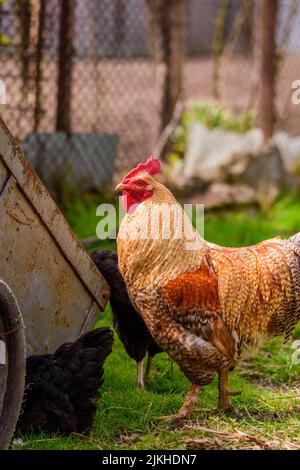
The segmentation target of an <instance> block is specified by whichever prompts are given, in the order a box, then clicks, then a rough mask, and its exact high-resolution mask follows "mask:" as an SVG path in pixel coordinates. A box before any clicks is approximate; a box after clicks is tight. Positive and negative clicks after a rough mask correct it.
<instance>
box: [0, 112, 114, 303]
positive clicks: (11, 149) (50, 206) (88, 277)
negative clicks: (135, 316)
mask: <svg viewBox="0 0 300 470" xmlns="http://www.w3.org/2000/svg"><path fill="white" fill-rule="evenodd" d="M0 157H1V158H2V159H3V161H4V163H5V165H6V166H7V168H8V169H9V171H10V172H11V173H12V175H13V176H14V177H15V179H16V180H17V182H18V184H19V187H20V191H21V192H22V193H23V197H24V196H25V197H26V198H27V199H28V200H29V201H30V205H31V206H33V208H34V209H35V211H36V212H37V214H38V215H39V217H40V219H41V220H40V222H41V221H42V222H43V223H44V224H45V226H46V227H47V230H48V232H49V235H50V234H51V237H52V238H54V239H55V241H56V242H57V244H58V246H59V247H60V249H61V250H62V251H63V253H64V256H65V257H66V259H67V260H68V261H69V263H70V264H71V265H72V267H73V269H74V270H75V271H76V272H77V274H78V276H79V277H80V279H81V280H82V282H83V283H84V284H85V286H86V288H87V289H88V290H89V292H90V293H91V295H92V297H93V298H94V299H95V300H96V301H97V303H98V304H99V306H100V307H101V308H104V307H105V305H106V302H107V300H106V297H107V295H105V294H107V293H108V292H109V287H108V286H107V284H106V282H105V280H104V278H103V277H102V276H101V275H100V273H99V271H98V269H97V268H96V266H95V265H94V263H93V262H92V260H91V259H90V257H89V256H88V254H87V253H86V251H85V250H84V248H83V246H82V245H81V243H80V242H79V241H78V240H77V238H76V237H75V235H74V234H73V232H72V230H71V228H70V226H69V225H68V223H67V222H66V220H65V218H64V216H63V215H62V213H61V211H60V210H59V209H58V207H57V206H56V204H55V202H54V201H53V199H52V198H51V196H50V194H49V193H48V191H47V189H46V188H45V186H44V185H43V183H42V182H41V180H40V179H39V177H38V176H37V174H36V173H35V171H34V170H33V169H32V167H31V166H30V165H29V163H28V161H27V160H26V158H25V157H24V155H23V153H22V151H21V149H20V147H19V146H18V145H17V143H16V142H15V140H14V139H13V137H12V135H11V134H10V132H9V130H8V129H7V127H6V125H5V124H4V122H3V120H2V119H1V118H0ZM20 197H22V195H21V194H20ZM49 235H48V236H49ZM24 248H25V249H26V247H24ZM103 294H104V295H103ZM21 309H22V305H21Z"/></svg>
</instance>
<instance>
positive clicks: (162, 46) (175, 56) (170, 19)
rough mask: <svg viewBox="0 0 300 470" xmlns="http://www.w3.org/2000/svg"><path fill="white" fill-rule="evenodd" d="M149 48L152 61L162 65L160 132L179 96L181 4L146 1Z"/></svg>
mask: <svg viewBox="0 0 300 470" xmlns="http://www.w3.org/2000/svg"><path fill="white" fill-rule="evenodd" d="M147 6H148V11H149V16H150V35H151V36H150V47H151V52H152V55H153V57H154V59H155V60H156V61H157V62H162V63H163V64H164V65H165V75H164V84H163V97H162V107H161V124H160V132H162V131H163V130H164V129H165V127H166V126H167V125H168V124H169V122H170V121H171V119H172V116H173V113H174V109H175V106H176V103H177V101H178V99H179V97H180V95H181V92H182V63H183V51H184V34H183V33H184V22H185V0H147Z"/></svg>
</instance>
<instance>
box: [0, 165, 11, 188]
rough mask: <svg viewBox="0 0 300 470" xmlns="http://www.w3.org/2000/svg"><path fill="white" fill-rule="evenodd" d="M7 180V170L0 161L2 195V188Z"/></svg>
mask: <svg viewBox="0 0 300 470" xmlns="http://www.w3.org/2000/svg"><path fill="white" fill-rule="evenodd" d="M8 178H9V173H8V170H7V168H6V166H5V165H4V164H3V163H2V162H1V160H0V194H1V193H2V191H3V188H4V186H5V183H6V182H7V180H8Z"/></svg>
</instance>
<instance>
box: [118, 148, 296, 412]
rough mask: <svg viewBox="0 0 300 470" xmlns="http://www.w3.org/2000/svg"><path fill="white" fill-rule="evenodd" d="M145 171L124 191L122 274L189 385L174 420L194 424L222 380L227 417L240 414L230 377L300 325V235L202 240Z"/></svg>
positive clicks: (154, 169) (128, 179) (153, 169)
mask: <svg viewBox="0 0 300 470" xmlns="http://www.w3.org/2000/svg"><path fill="white" fill-rule="evenodd" d="M159 172H160V162H159V160H158V159H156V158H154V157H150V159H148V160H147V162H146V163H141V164H139V165H138V166H137V167H136V168H135V169H134V170H132V171H131V172H130V173H129V174H128V175H127V176H125V177H124V179H123V180H122V182H121V183H120V184H119V185H117V187H116V190H117V191H121V192H122V193H123V194H122V205H123V207H124V209H125V211H126V215H125V217H124V219H123V221H122V223H121V226H120V230H119V234H118V240H117V245H118V255H119V268H120V271H121V273H122V275H123V277H124V280H125V283H126V286H127V290H128V293H129V296H130V299H131V301H132V303H133V304H134V306H135V308H136V309H137V310H138V311H139V312H140V314H141V315H142V317H143V319H144V320H145V323H146V325H147V327H148V328H149V330H150V332H151V334H152V336H153V338H154V339H155V341H156V342H157V343H158V344H159V345H160V347H161V348H162V349H164V350H165V351H167V352H168V354H169V355H170V357H171V358H172V359H173V360H174V361H176V362H177V363H178V364H179V366H180V369H181V370H182V372H183V373H184V374H185V375H186V377H187V378H188V379H189V380H190V382H191V388H190V391H189V392H188V394H187V396H186V398H185V401H184V403H183V405H182V407H181V409H180V410H179V412H178V414H177V415H176V416H175V417H176V418H177V419H184V418H187V417H190V416H191V415H192V412H193V408H194V405H195V403H196V402H197V399H198V393H199V391H200V390H201V389H202V388H203V386H205V385H207V384H209V383H210V382H211V381H212V380H213V377H214V375H215V374H216V373H218V375H219V409H220V410H223V411H227V410H232V409H233V408H232V403H231V400H230V395H235V394H238V393H239V392H232V391H231V390H230V389H229V385H228V378H229V372H230V370H232V368H233V367H234V365H235V364H236V361H237V360H238V359H239V358H240V357H241V355H242V354H243V353H244V352H245V351H246V350H249V349H251V348H254V347H257V346H259V345H260V344H261V343H262V342H263V341H264V340H265V339H267V338H271V337H274V336H279V335H284V336H285V339H286V340H288V339H289V338H290V337H291V336H292V334H293V331H294V329H295V326H296V324H297V322H298V320H299V318H300V234H298V235H296V236H295V237H293V238H291V239H288V240H284V239H281V238H274V239H272V240H267V241H264V242H262V243H259V244H257V245H255V246H251V247H246V248H223V247H219V246H217V245H214V244H210V243H207V242H206V241H205V240H203V239H202V238H201V237H200V236H199V234H198V233H197V232H196V230H195V229H194V228H193V226H192V224H191V223H190V221H189V219H188V218H187V216H186V214H185V213H184V211H183V209H182V207H181V206H180V205H179V203H178V202H177V201H176V199H175V198H174V196H173V195H172V193H171V192H170V191H169V190H168V189H167V188H166V187H165V186H164V185H163V184H161V183H159V181H158V180H157V179H156V178H154V176H155V175H156V174H158V173H159Z"/></svg>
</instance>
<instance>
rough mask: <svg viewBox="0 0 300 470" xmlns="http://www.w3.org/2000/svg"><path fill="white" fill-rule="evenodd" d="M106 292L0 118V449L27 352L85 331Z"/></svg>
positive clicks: (11, 424)
mask: <svg viewBox="0 0 300 470" xmlns="http://www.w3.org/2000/svg"><path fill="white" fill-rule="evenodd" d="M108 294H109V288H108V286H107V284H106V283H105V281H104V279H103V278H102V276H101V275H100V273H99V272H98V270H97V268H96V266H95V265H94V264H93V262H92V261H91V259H90V257H89V256H88V254H87V253H86V251H85V250H84V249H83V247H82V245H81V244H80V243H79V242H78V240H77V239H76V237H75V235H74V234H73V232H72V230H71V229H70V227H69V225H68V223H67V222H66V220H65V219H64V217H63V215H62V213H61V212H60V210H59V209H58V207H57V206H56V204H55V203H54V201H53V199H52V198H51V196H50V194H49V193H48V191H47V190H46V188H45V187H44V185H43V183H42V182H41V180H40V179H39V178H38V176H37V175H36V173H35V172H34V170H33V169H32V168H31V166H30V165H29V163H28V162H27V160H26V158H25V157H24V155H23V153H22V151H21V149H20V147H19V146H18V145H17V144H16V142H15V140H14V138H13V137H12V135H11V133H10V132H9V130H8V129H7V127H6V125H5V124H4V122H3V121H2V119H1V118H0V448H4V447H6V446H7V445H8V443H9V441H10V439H11V436H12V434H13V432H14V429H15V425H16V421H17V418H18V415H19V412H20V407H21V404H22V398H23V392H24V376H25V362H26V361H25V359H26V355H27V356H28V355H31V354H44V353H51V352H53V351H54V350H55V348H57V346H59V345H60V344H62V343H63V342H66V341H72V340H75V339H76V338H77V337H78V336H80V335H81V334H82V333H84V332H85V331H87V330H88V329H91V328H92V327H93V326H94V324H95V322H96V319H97V316H98V312H99V310H100V309H101V310H103V309H104V307H105V304H106V299H107V297H108ZM25 345H26V347H25ZM25 350H26V352H25Z"/></svg>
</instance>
